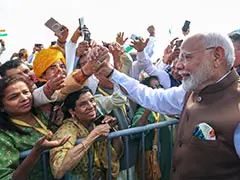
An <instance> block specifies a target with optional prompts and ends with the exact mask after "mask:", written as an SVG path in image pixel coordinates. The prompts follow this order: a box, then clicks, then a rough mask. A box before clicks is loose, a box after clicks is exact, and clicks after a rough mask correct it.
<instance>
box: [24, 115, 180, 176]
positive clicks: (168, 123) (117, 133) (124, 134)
mask: <svg viewBox="0 0 240 180" xmlns="http://www.w3.org/2000/svg"><path fill="white" fill-rule="evenodd" d="M176 124H178V120H175V119H171V120H167V121H164V122H160V123H153V124H147V125H145V126H139V127H134V128H129V129H124V130H119V131H115V132H111V133H110V134H109V135H108V137H107V148H108V149H107V152H108V167H110V168H108V179H109V180H111V179H112V177H111V173H112V170H111V157H112V155H111V140H112V139H113V138H118V137H124V139H125V141H124V153H126V156H125V157H126V159H125V161H126V165H127V167H128V163H129V143H128V140H129V136H131V135H134V134H137V133H141V145H142V147H141V148H142V149H143V150H142V153H141V158H142V162H143V163H142V169H145V161H144V158H145V152H144V149H145V146H144V145H145V143H144V142H145V135H144V132H146V131H149V130H153V129H155V128H157V129H158V134H159V131H160V129H161V128H163V127H169V126H170V138H171V139H170V141H171V149H170V152H171V154H172V152H173V150H172V149H173V126H174V125H176ZM103 139H104V138H99V139H97V140H96V141H102V140H103ZM82 140H83V139H79V140H78V141H77V142H76V144H79V143H80V142H81V141H82ZM159 147H160V141H158V151H159V152H158V156H159V157H160V156H161V149H160V148H159ZM90 149H91V148H90ZM30 151H31V150H27V151H24V152H21V154H20V159H24V158H25V157H26V156H27V155H28V154H29V153H30ZM46 153H49V151H45V152H43V153H42V157H41V161H42V166H43V171H44V180H48V178H47V177H48V176H47V167H48V162H47V160H46ZM88 156H89V165H88V167H89V180H92V179H93V168H92V167H93V166H92V163H93V162H92V152H91V151H88ZM159 157H158V159H159ZM128 169H129V168H128ZM128 169H127V177H126V180H129V171H128ZM67 177H68V176H66V177H65V178H63V179H64V180H68V178H67ZM142 180H144V171H142Z"/></svg>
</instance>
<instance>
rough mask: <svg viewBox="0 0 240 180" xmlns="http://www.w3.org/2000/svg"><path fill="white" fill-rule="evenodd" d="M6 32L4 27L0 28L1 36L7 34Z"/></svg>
mask: <svg viewBox="0 0 240 180" xmlns="http://www.w3.org/2000/svg"><path fill="white" fill-rule="evenodd" d="M7 35H8V34H7V33H6V30H5V29H0V37H1V36H7Z"/></svg>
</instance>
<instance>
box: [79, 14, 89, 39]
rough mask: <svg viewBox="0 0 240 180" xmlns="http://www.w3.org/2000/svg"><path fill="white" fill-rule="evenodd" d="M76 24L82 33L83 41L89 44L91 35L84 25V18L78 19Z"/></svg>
mask: <svg viewBox="0 0 240 180" xmlns="http://www.w3.org/2000/svg"><path fill="white" fill-rule="evenodd" d="M78 22H79V30H81V31H82V32H83V36H84V41H87V42H89V43H91V33H90V31H89V29H88V28H87V26H86V25H85V24H84V18H83V17H82V18H79V19H78Z"/></svg>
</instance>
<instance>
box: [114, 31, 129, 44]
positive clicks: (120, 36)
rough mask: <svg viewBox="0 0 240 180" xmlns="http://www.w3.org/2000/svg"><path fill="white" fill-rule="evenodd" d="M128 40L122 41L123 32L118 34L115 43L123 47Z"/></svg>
mask: <svg viewBox="0 0 240 180" xmlns="http://www.w3.org/2000/svg"><path fill="white" fill-rule="evenodd" d="M127 40H128V38H125V39H124V32H119V33H118V34H117V37H116V42H117V43H119V44H120V45H124V44H125V42H126V41H127Z"/></svg>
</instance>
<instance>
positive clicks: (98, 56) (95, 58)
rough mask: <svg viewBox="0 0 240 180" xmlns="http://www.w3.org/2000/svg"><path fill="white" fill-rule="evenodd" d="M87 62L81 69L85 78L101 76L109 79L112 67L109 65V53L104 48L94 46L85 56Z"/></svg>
mask: <svg viewBox="0 0 240 180" xmlns="http://www.w3.org/2000/svg"><path fill="white" fill-rule="evenodd" d="M87 59H88V62H87V64H86V65H84V66H83V67H82V71H83V73H84V74H85V75H86V76H91V75H92V74H95V75H102V76H105V77H109V76H110V74H111V72H113V69H114V67H113V65H112V64H111V63H110V55H109V51H108V49H107V48H106V47H103V46H99V45H97V46H95V47H94V48H92V49H91V50H90V51H89V52H88V54H87Z"/></svg>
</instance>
